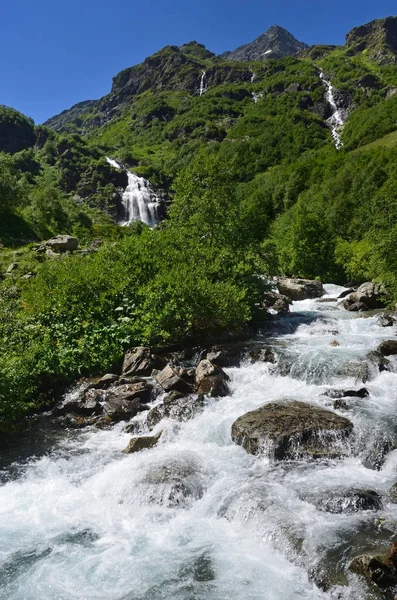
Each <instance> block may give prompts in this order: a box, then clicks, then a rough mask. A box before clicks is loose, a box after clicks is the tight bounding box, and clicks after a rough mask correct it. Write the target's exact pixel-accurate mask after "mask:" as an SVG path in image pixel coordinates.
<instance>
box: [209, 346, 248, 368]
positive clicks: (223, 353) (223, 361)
mask: <svg viewBox="0 0 397 600" xmlns="http://www.w3.org/2000/svg"><path fill="white" fill-rule="evenodd" d="M206 358H207V360H209V361H210V362H211V363H213V364H214V365H216V366H217V367H222V368H223V367H238V366H239V364H240V361H241V351H240V350H239V349H238V348H217V347H214V348H211V351H210V352H208V353H207V356H206Z"/></svg>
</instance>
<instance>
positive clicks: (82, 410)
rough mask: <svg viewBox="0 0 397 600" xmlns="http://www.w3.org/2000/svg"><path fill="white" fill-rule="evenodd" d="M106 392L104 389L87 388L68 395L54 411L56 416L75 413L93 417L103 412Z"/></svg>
mask: <svg viewBox="0 0 397 600" xmlns="http://www.w3.org/2000/svg"><path fill="white" fill-rule="evenodd" d="M105 399H106V392H105V391H103V390H95V389H86V390H84V391H82V392H80V393H79V394H76V395H67V396H66V398H64V399H63V400H62V401H61V402H60V403H59V404H58V405H57V406H55V408H54V409H53V411H52V414H53V415H54V416H56V417H58V416H64V415H67V414H70V413H72V414H74V415H78V416H81V417H91V416H94V415H96V416H98V415H101V414H103V402H104V401H105Z"/></svg>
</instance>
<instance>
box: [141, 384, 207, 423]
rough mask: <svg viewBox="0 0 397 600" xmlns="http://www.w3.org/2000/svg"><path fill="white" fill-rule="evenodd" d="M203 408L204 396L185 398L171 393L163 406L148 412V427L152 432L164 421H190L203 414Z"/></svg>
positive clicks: (159, 405)
mask: <svg viewBox="0 0 397 600" xmlns="http://www.w3.org/2000/svg"><path fill="white" fill-rule="evenodd" d="M203 408H204V397H203V396H192V395H191V396H184V395H183V394H180V393H179V392H171V393H170V394H168V395H167V396H166V397H165V398H164V401H163V402H162V403H161V404H158V405H157V406H155V407H154V408H152V409H151V410H150V411H149V412H148V415H147V426H148V428H149V430H152V429H153V428H154V427H155V426H156V425H157V424H158V423H160V421H161V420H162V419H173V420H174V421H188V420H189V419H192V418H193V417H194V416H195V415H196V414H197V413H199V412H201V411H202V410H203Z"/></svg>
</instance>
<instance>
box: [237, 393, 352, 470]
mask: <svg viewBox="0 0 397 600" xmlns="http://www.w3.org/2000/svg"><path fill="white" fill-rule="evenodd" d="M352 429H353V425H352V423H351V422H350V421H349V420H348V419H345V418H344V417H340V416H339V415H337V414H335V413H333V412H331V411H329V410H325V409H323V408H319V407H317V406H313V405H311V404H305V403H304V402H297V401H294V400H282V401H279V402H272V403H269V404H265V405H264V406H262V407H260V408H258V409H257V410H254V411H252V412H249V413H246V414H245V415H243V416H241V417H239V418H238V419H237V421H235V422H234V423H233V425H232V439H233V441H234V442H236V443H237V444H239V445H240V446H243V448H244V449H245V450H246V451H247V452H249V453H250V454H259V453H261V452H262V451H263V450H267V451H268V452H270V453H272V454H274V457H275V458H276V459H278V460H285V459H297V458H302V457H311V458H324V457H330V458H331V457H338V456H342V455H343V454H344V453H345V452H346V447H345V448H344V444H343V443H340V442H343V441H344V440H345V438H346V437H347V436H348V435H349V434H350V433H351V431H352Z"/></svg>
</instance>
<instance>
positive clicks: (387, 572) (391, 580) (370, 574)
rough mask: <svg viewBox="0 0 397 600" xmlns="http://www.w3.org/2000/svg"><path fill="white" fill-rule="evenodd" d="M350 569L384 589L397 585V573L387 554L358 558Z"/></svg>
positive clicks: (366, 555) (367, 555) (364, 555)
mask: <svg viewBox="0 0 397 600" xmlns="http://www.w3.org/2000/svg"><path fill="white" fill-rule="evenodd" d="M349 569H350V570H351V571H353V573H357V574H358V575H362V576H363V577H365V578H366V579H369V580H370V581H372V582H373V583H375V584H376V585H377V586H378V587H380V588H382V589H384V588H388V587H393V586H395V585H397V571H396V569H395V566H394V564H393V562H392V560H390V559H389V558H388V556H387V555H386V554H380V555H377V556H373V555H370V554H363V555H362V556H357V557H356V558H355V559H354V560H353V561H352V562H351V563H350V565H349Z"/></svg>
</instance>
